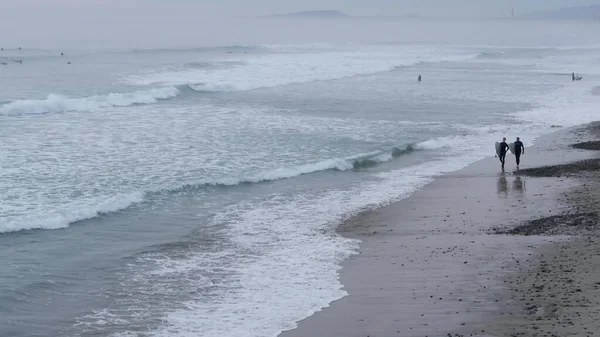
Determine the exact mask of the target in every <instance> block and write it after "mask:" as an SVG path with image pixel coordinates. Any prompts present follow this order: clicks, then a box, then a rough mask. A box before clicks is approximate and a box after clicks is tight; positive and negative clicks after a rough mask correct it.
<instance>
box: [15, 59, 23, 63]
mask: <svg viewBox="0 0 600 337" xmlns="http://www.w3.org/2000/svg"><path fill="white" fill-rule="evenodd" d="M13 62H14V63H23V60H13Z"/></svg>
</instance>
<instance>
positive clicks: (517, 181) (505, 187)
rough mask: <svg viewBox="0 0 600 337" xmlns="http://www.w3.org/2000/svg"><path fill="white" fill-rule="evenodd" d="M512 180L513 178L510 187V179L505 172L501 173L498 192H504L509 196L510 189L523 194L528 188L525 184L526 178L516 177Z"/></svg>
mask: <svg viewBox="0 0 600 337" xmlns="http://www.w3.org/2000/svg"><path fill="white" fill-rule="evenodd" d="M510 180H511V184H510V188H509V183H508V179H507V178H506V176H505V175H504V173H502V174H501V175H500V177H498V183H497V192H498V194H504V195H505V196H507V195H508V192H509V191H514V192H517V193H519V194H521V193H523V192H524V191H525V190H526V189H527V187H526V184H525V179H523V178H522V177H515V178H514V179H510Z"/></svg>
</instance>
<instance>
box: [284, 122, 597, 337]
mask: <svg viewBox="0 0 600 337" xmlns="http://www.w3.org/2000/svg"><path fill="white" fill-rule="evenodd" d="M593 128H598V126H597V125H594V126H593V127H591V128H575V129H571V130H561V131H558V132H556V133H554V134H551V135H548V136H544V137H542V138H540V139H538V141H537V142H536V143H537V144H540V145H538V146H535V147H533V148H526V151H525V155H524V156H523V157H522V163H521V168H523V169H522V170H521V171H518V172H516V171H513V170H514V167H515V163H514V156H512V155H509V156H507V164H506V168H507V171H506V172H501V170H500V163H499V161H498V160H497V159H496V158H487V159H484V160H482V161H479V162H477V163H475V164H473V165H471V166H469V167H467V168H465V169H463V170H461V171H457V172H454V173H451V174H448V175H444V176H442V177H439V178H438V179H436V180H435V181H434V182H432V183H430V184H429V185H427V186H426V187H424V188H423V189H422V190H421V191H419V192H417V193H415V194H414V195H412V196H411V197H410V198H408V199H405V200H402V201H400V202H397V203H394V204H392V205H389V206H387V207H384V208H381V209H379V210H376V211H372V212H366V213H364V214H361V215H359V216H357V217H355V218H353V219H351V220H350V221H348V222H346V223H344V224H343V225H341V226H340V228H339V232H340V234H342V235H345V236H348V237H352V238H358V239H360V240H361V241H362V243H361V245H360V253H359V254H357V255H355V256H353V257H352V258H351V259H349V260H347V261H346V262H345V263H344V264H343V269H342V271H341V273H340V280H341V283H342V284H343V285H344V288H345V290H346V291H347V292H348V296H346V297H344V298H342V299H340V300H338V301H336V302H334V303H332V304H331V305H330V306H329V307H328V308H325V309H323V310H322V311H320V312H318V313H316V314H315V315H313V316H311V317H309V318H307V319H305V320H303V321H301V322H300V323H299V324H298V327H297V328H296V329H294V330H291V331H288V332H285V333H283V334H282V335H281V336H282V337H300V336H302V337H308V336H311V337H313V336H347V337H353V336H357V337H358V336H361V337H366V336H370V337H379V336H447V335H448V334H450V335H452V336H470V335H473V336H475V335H478V336H521V335H523V336H530V335H532V333H538V332H539V333H540V336H544V335H545V334H547V333H548V332H549V331H552V328H554V327H553V325H552V324H562V323H564V322H566V321H565V318H564V317H565V316H564V315H567V316H569V317H570V316H572V315H575V311H573V312H572V313H571V311H568V310H566V309H565V308H562V303H570V304H575V303H583V302H582V301H583V298H585V299H587V301H593V299H592V298H591V296H590V295H589V293H588V292H589V291H594V287H593V286H590V284H591V283H590V282H592V283H593V282H596V281H594V280H587V279H586V280H585V281H580V280H573V281H568V280H567V277H566V276H562V275H563V274H562V273H563V272H564V270H565V269H568V270H572V272H570V275H571V279H573V276H574V275H575V271H579V272H580V273H579V274H581V275H591V274H592V273H591V272H590V271H591V270H594V269H593V268H594V265H593V264H591V263H592V262H593V261H594V260H598V261H597V262H598V263H600V259H594V258H592V256H593V252H594V248H593V247H595V246H593V244H595V242H596V239H595V237H592V236H591V235H592V234H591V233H596V231H595V228H594V219H595V220H596V221H597V217H596V215H594V214H597V213H595V212H597V210H596V209H595V208H597V207H599V206H597V205H599V204H600V203H595V202H594V200H592V198H588V194H590V193H591V192H594V193H597V192H596V191H598V189H596V186H595V185H593V184H591V183H588V182H587V181H588V180H590V179H592V178H591V177H592V176H594V174H595V173H594V172H596V170H597V169H596V168H593V167H595V166H593V165H592V164H590V165H584V164H578V165H579V166H577V165H575V166H576V167H578V169H574V168H572V167H571V168H559V169H556V168H549V169H547V170H550V171H552V172H554V173H553V174H542V173H540V170H539V169H538V171H535V170H528V168H535V167H544V166H546V167H552V165H562V164H567V163H571V162H580V161H588V162H590V163H595V161H594V160H593V158H595V156H596V152H595V151H587V150H581V149H576V148H573V147H572V144H576V143H581V142H586V141H592V140H595V139H596V138H595V137H596V136H595V135H594V134H593V133H591V132H590V130H592V131H593V130H595V129H593ZM598 129H600V128H598ZM571 166H573V165H571ZM582 167H583V168H584V169H581V168H582ZM544 170H546V169H544ZM536 172H537V173H536ZM556 172H558V173H556ZM599 198H600V196H599ZM599 200H600V199H599ZM544 219H546V220H544ZM566 220H568V221H566ZM535 221H538V222H537V223H536V222H535ZM569 221H570V222H569ZM551 223H553V224H554V225H552V224H551ZM527 226H529V227H527ZM545 227H548V229H547V230H546V229H543V228H545ZM519 228H520V230H521V232H510V231H515V230H516V231H518V230H519ZM540 228H542V229H540ZM560 228H563V230H561V229H560ZM566 229H569V230H566ZM582 233H583V234H585V235H587V236H585V237H583V238H581V239H572V238H571V237H569V236H567V235H573V234H576V235H580V234H582ZM521 234H523V235H521ZM594 235H595V234H594ZM598 239H599V243H598V244H599V245H600V237H599V238H598ZM591 242H593V244H592V243H591ZM582 248H585V249H582ZM598 248H600V246H598ZM596 251H597V250H596ZM577 254H582V256H585V257H587V259H586V260H583V259H581V258H577V259H575V258H574V257H575V256H577ZM599 267H600V266H599ZM542 268H543V269H542ZM542 270H544V271H542ZM545 270H548V271H545ZM586 271H587V272H588V273H587V274H585V272H586ZM579 274H577V275H579ZM599 281H600V280H599ZM543 282H550V283H552V282H554V283H553V284H552V285H544V286H543V287H542V288H540V285H542V284H544V283H543ZM557 282H558V283H557ZM560 282H569V283H568V284H569V287H564V286H561V283H560ZM582 282H583V283H582ZM555 283H556V284H555ZM583 288H585V290H583ZM596 288H598V287H597V286H596ZM540 289H541V290H540ZM568 289H571V290H572V292H569V290H568ZM577 289H581V291H577ZM538 290H539V292H536V291H538ZM546 292H547V293H546ZM532 294H533V295H532ZM537 295H539V296H537ZM551 295H554V297H551ZM536 296H537V297H536ZM577 296H583V297H582V299H578V297H577ZM532 298H533V299H532ZM534 300H536V301H534ZM546 300H547V301H548V303H546V302H543V301H546ZM577 300H579V301H580V302H576V301H577ZM586 303H587V302H586ZM538 308H542V309H539V310H538ZM553 308H554V309H555V308H561V310H563V311H564V314H563V311H561V312H553V311H552V310H553ZM568 308H570V309H569V310H579V311H577V312H579V314H580V315H581V316H582V317H584V316H585V317H593V315H594V314H595V312H591V311H586V310H583V309H581V308H580V309H574V306H572V307H568ZM546 312H552V314H551V315H548V316H544V315H545V313H546ZM584 312H585V313H584ZM532 315H533V316H532ZM561 315H562V316H561ZM586 315H587V316H586ZM590 315H591V316H590ZM539 317H548V320H547V322H546V321H544V324H542V323H540V320H539V319H538V318H539ZM550 317H552V319H554V318H556V319H557V320H554V321H553V320H552V319H550ZM542 319H545V318H542ZM582 319H583V318H582ZM589 320H590V319H588V321H586V322H588V323H590V322H589ZM494 322H496V323H494ZM571 322H574V320H571ZM564 324H567V325H568V326H567V328H569V327H572V325H569V324H570V323H564ZM573 324H575V323H573ZM582 324H583V323H582ZM590 324H591V323H590ZM578 328H580V327H578ZM565 329H566V328H565ZM541 331H544V333H542V332H541ZM557 331H558V330H557ZM560 331H567V330H560ZM578 331H579V330H578ZM581 331H583V330H581ZM599 331H600V330H599ZM559 335H560V336H563V334H562V333H561V334H559Z"/></svg>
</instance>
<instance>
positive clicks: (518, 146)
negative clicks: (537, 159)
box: [515, 137, 525, 170]
mask: <svg viewBox="0 0 600 337" xmlns="http://www.w3.org/2000/svg"><path fill="white" fill-rule="evenodd" d="M522 154H525V146H523V143H522V142H521V140H519V137H517V141H515V158H516V159H517V170H518V169H519V163H520V162H521V155H522Z"/></svg>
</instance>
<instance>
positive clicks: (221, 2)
mask: <svg viewBox="0 0 600 337" xmlns="http://www.w3.org/2000/svg"><path fill="white" fill-rule="evenodd" d="M598 3H600V1H598V0H1V1H0V8H3V9H7V8H11V9H13V10H14V11H16V10H31V9H35V8H41V7H46V8H47V7H54V8H59V7H61V8H63V9H68V10H74V11H75V10H77V9H82V8H85V7H87V8H96V9H98V10H100V9H105V10H107V9H110V8H113V9H118V8H126V7H136V8H137V9H138V10H139V12H138V15H144V14H150V13H153V14H154V11H157V10H159V9H163V10H164V9H167V10H175V11H177V10H178V9H179V10H180V9H183V8H186V9H188V10H189V9H194V10H197V11H202V12H211V13H215V12H219V13H222V14H225V13H231V14H232V15H261V14H272V13H282V12H290V11H301V10H322V9H337V10H341V11H344V12H346V13H348V14H351V15H384V14H385V15H402V14H407V13H418V14H421V15H463V16H464V15H467V16H481V15H483V16H506V15H507V13H509V11H510V9H511V8H512V7H514V8H515V10H516V11H517V12H519V13H525V12H528V11H533V10H543V9H555V8H560V7H568V6H584V5H592V4H598ZM14 11H11V12H14ZM7 14H11V13H10V12H5V13H4V15H7ZM198 14H199V15H201V14H202V13H198ZM21 15H25V13H21ZM1 16H3V14H2V13H0V17H1Z"/></svg>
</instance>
